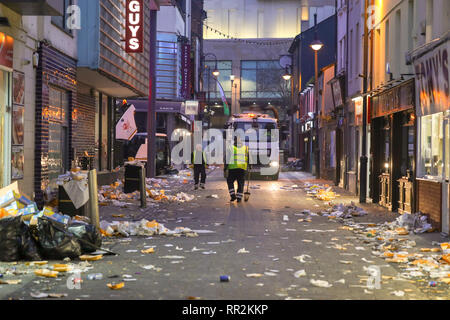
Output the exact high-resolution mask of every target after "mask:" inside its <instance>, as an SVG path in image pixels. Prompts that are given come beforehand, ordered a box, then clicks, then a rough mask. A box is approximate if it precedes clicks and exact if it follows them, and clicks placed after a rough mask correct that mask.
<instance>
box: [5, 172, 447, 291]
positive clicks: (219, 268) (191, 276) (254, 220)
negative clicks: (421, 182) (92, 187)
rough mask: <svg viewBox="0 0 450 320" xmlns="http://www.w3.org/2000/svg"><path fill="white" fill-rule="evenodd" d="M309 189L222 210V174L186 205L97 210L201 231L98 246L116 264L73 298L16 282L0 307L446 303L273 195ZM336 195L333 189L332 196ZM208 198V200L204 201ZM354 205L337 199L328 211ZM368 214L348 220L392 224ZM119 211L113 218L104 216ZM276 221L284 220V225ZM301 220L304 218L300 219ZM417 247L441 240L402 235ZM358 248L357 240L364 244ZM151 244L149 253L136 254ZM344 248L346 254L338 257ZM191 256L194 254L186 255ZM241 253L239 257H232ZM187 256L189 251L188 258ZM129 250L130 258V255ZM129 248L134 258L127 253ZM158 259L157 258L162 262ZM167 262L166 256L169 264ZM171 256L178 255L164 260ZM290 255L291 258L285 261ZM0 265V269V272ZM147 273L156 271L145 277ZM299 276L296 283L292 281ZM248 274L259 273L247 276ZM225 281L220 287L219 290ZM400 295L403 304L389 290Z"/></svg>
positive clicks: (32, 279) (273, 187)
mask: <svg viewBox="0 0 450 320" xmlns="http://www.w3.org/2000/svg"><path fill="white" fill-rule="evenodd" d="M305 181H312V178H311V176H308V175H307V174H305V173H298V172H297V173H294V172H289V173H282V174H281V175H280V180H279V181H275V182H274V181H252V185H253V186H255V185H260V189H251V193H252V195H251V198H250V201H249V202H243V203H240V204H237V203H236V202H234V203H230V202H229V196H228V194H227V188H226V184H225V181H224V179H223V177H222V170H221V169H217V170H215V171H214V172H212V173H211V174H210V175H209V176H208V180H207V189H206V190H199V191H193V187H192V184H188V185H183V186H182V187H183V188H184V190H185V191H187V192H188V193H189V194H195V195H196V199H195V200H193V201H191V202H186V203H181V204H180V203H169V204H161V205H159V206H158V207H157V208H147V209H146V210H145V211H143V210H141V209H140V208H138V207H137V206H132V207H129V208H123V209H119V208H117V207H113V206H108V207H102V208H101V211H102V218H103V219H107V220H109V221H112V220H128V221H130V220H139V219H142V218H146V219H147V220H153V219H156V220H157V221H158V222H160V223H163V224H164V225H165V226H166V227H168V228H169V229H173V228H175V227H177V226H183V227H189V228H191V229H193V230H209V231H213V233H201V232H199V236H198V237H185V236H181V237H170V236H153V237H130V238H106V239H105V240H104V245H103V246H104V247H105V248H109V249H110V250H113V251H114V252H117V253H119V254H120V255H119V256H104V258H103V259H102V260H100V261H94V262H92V265H93V266H94V269H92V270H89V271H88V272H87V273H85V274H82V278H83V283H82V284H81V289H80V290H76V289H74V290H69V289H68V288H67V286H66V279H67V276H63V277H60V278H58V279H46V278H38V277H36V276H35V275H34V274H29V275H24V276H21V277H20V279H22V283H21V284H19V285H3V286H0V298H2V299H32V297H31V296H30V292H32V291H39V292H51V293H67V294H68V296H67V297H65V298H62V299H192V298H194V297H197V298H200V299H448V298H449V297H450V295H449V293H450V291H449V289H448V288H449V286H448V285H447V286H446V287H442V286H438V287H436V288H430V287H429V286H428V281H425V280H424V281H422V282H421V281H414V280H408V279H404V278H400V277H399V276H398V275H399V272H401V271H400V270H399V269H398V268H397V267H396V265H394V264H387V263H386V261H385V260H384V259H382V258H379V257H376V256H374V255H372V253H371V252H372V246H373V245H371V244H370V243H365V242H364V241H363V240H362V239H360V237H357V236H356V235H355V234H354V233H353V232H351V231H349V230H343V229H340V227H342V224H341V223H339V222H336V221H334V220H332V219H328V218H326V217H322V216H313V217H311V222H299V221H298V220H299V219H302V218H305V216H304V215H303V214H301V212H302V210H303V209H309V210H311V211H313V212H318V211H320V210H321V209H325V208H327V206H328V204H327V203H326V202H324V201H320V200H316V199H314V200H313V199H312V198H310V197H308V196H307V195H306V192H305V191H304V190H303V189H296V190H284V189H281V188H280V187H283V186H292V185H294V184H302V183H304V182H305ZM336 190H339V189H337V188H336ZM213 194H216V195H218V198H217V199H215V198H207V196H209V195H213ZM351 200H355V198H353V197H350V196H348V195H346V194H345V193H343V191H342V190H341V197H339V198H338V199H337V200H335V203H338V202H346V203H349V202H350V201H351ZM364 208H365V209H366V210H367V211H369V215H367V216H364V217H356V218H354V220H355V222H361V223H371V222H373V223H376V222H380V221H392V220H394V219H395V217H396V216H397V215H396V214H392V213H388V212H386V211H384V210H382V209H381V208H379V207H376V206H374V205H365V206H364ZM119 213H124V214H125V217H123V218H111V215H112V214H119ZM284 216H287V218H288V221H284V220H287V219H286V218H284ZM306 218H307V217H306ZM410 239H414V240H415V241H416V242H417V246H418V247H420V246H427V245H428V246H430V244H431V241H432V240H436V241H441V242H442V241H443V240H442V239H441V238H440V235H439V233H433V234H424V235H414V236H410ZM366 242H367V241H366ZM149 246H154V248H155V253H152V254H141V252H140V251H141V250H142V249H146V248H149ZM343 247H345V248H346V250H342V248H343ZM194 248H196V249H194ZM242 248H245V250H246V251H248V253H238V250H240V249H242ZM193 249H194V250H193ZM130 250H131V251H130ZM136 250H137V251H136ZM165 256H166V257H167V256H168V258H163V257H165ZM171 256H172V258H170V257H171ZM173 256H178V257H173ZM294 257H297V258H294ZM4 265H5V264H2V266H4ZM148 265H153V266H154V267H156V268H161V270H158V271H155V270H154V269H153V270H146V269H144V268H143V267H144V266H148ZM371 265H376V266H379V267H380V270H381V275H382V283H381V288H380V289H373V290H372V289H368V288H367V278H368V273H367V271H366V270H365V268H367V267H369V266H371ZM299 270H304V273H305V275H303V276H300V277H298V278H297V277H295V276H294V274H295V273H296V272H297V271H299ZM90 273H102V274H103V279H102V280H88V279H87V274H90ZM249 274H260V275H262V276H259V277H249V276H247V275H249ZM221 275H229V276H230V277H231V279H230V281H229V282H220V281H219V277H220V276H221ZM122 279H125V280H127V281H125V287H124V288H122V289H121V290H111V289H109V288H108V287H107V286H106V284H107V283H111V282H121V281H122ZM312 279H313V280H322V281H327V282H328V283H329V284H330V285H332V286H331V287H318V286H314V285H312V284H311V283H310V281H311V280H312ZM398 291H402V292H403V293H404V295H403V296H401V295H399V296H397V295H395V293H393V292H398Z"/></svg>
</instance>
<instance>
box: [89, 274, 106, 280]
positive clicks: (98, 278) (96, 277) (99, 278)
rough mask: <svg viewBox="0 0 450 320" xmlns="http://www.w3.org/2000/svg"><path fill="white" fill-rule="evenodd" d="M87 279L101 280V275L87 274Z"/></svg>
mask: <svg viewBox="0 0 450 320" xmlns="http://www.w3.org/2000/svg"><path fill="white" fill-rule="evenodd" d="M87 278H88V280H102V279H103V274H101V273H92V274H88V276H87Z"/></svg>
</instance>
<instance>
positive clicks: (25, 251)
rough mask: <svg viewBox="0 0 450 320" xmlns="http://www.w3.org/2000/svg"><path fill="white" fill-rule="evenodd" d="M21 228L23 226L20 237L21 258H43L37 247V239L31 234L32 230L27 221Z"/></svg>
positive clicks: (31, 259) (34, 259)
mask: <svg viewBox="0 0 450 320" xmlns="http://www.w3.org/2000/svg"><path fill="white" fill-rule="evenodd" d="M20 228H21V233H20V237H19V251H20V258H21V259H22V260H28V261H39V260H42V258H41V256H40V254H39V251H38V248H37V243H36V240H35V239H34V238H33V236H32V234H31V230H30V229H29V228H28V226H27V225H26V224H25V223H22V225H21V227H20Z"/></svg>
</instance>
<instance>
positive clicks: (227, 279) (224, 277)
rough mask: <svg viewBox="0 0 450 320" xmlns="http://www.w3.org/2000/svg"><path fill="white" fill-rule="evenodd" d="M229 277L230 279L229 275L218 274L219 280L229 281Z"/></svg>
mask: <svg viewBox="0 0 450 320" xmlns="http://www.w3.org/2000/svg"><path fill="white" fill-rule="evenodd" d="M230 279H231V277H230V276H227V275H222V276H220V282H229V281H230Z"/></svg>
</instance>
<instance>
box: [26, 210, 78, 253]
mask: <svg viewBox="0 0 450 320" xmlns="http://www.w3.org/2000/svg"><path fill="white" fill-rule="evenodd" d="M34 237H35V238H36V239H37V242H38V249H39V253H40V254H41V256H42V257H43V258H44V259H55V260H61V259H64V258H66V257H69V258H71V259H73V258H77V257H79V256H80V255H81V247H80V244H79V243H78V241H77V240H76V239H75V237H73V235H71V234H70V233H69V232H68V231H67V230H66V227H65V226H64V225H62V224H61V223H58V222H56V221H53V220H51V219H48V218H46V217H41V218H39V219H38V225H37V227H36V229H35V230H34Z"/></svg>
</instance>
